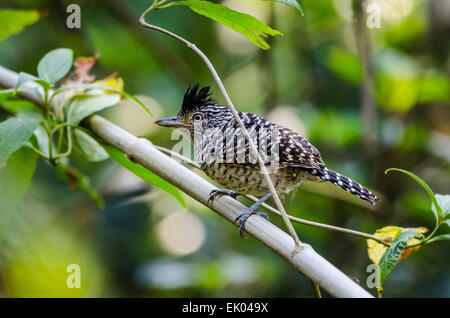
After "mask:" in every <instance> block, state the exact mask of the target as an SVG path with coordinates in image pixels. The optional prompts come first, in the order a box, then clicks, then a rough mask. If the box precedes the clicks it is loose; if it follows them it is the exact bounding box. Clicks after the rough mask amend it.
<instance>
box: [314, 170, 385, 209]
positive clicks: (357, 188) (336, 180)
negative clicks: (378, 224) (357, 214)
mask: <svg viewBox="0 0 450 318" xmlns="http://www.w3.org/2000/svg"><path fill="white" fill-rule="evenodd" d="M310 173H311V174H313V175H315V176H317V177H319V178H320V179H322V180H324V181H328V182H331V183H332V184H334V185H336V186H338V187H340V188H342V189H344V190H345V191H347V192H350V193H351V194H353V195H356V196H357V197H359V198H360V199H362V200H366V201H369V202H370V203H372V204H373V205H375V201H377V200H378V198H377V196H376V195H375V194H373V193H372V192H371V191H370V190H369V189H367V188H366V187H364V186H362V185H360V184H359V183H358V182H356V181H354V180H352V179H350V178H347V177H346V176H343V175H341V174H339V173H338V172H336V171H333V170H329V169H327V168H323V169H320V170H319V169H313V170H311V171H310Z"/></svg>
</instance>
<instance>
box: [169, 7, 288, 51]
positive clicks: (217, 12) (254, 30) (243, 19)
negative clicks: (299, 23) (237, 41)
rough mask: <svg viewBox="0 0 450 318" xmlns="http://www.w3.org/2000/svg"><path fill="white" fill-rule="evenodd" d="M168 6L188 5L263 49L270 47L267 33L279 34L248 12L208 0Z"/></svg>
mask: <svg viewBox="0 0 450 318" xmlns="http://www.w3.org/2000/svg"><path fill="white" fill-rule="evenodd" d="M169 6H188V7H189V8H190V9H191V10H192V11H194V12H196V13H198V14H201V15H203V16H205V17H207V18H210V19H212V20H214V21H216V22H219V23H221V24H223V25H226V26H227V27H229V28H231V29H233V30H235V31H236V32H239V33H241V34H242V35H244V36H245V37H247V39H249V40H250V41H251V42H253V43H254V44H256V45H257V46H259V47H260V48H262V49H263V50H268V49H269V48H270V46H269V44H267V43H266V41H264V39H263V37H266V36H268V35H272V36H276V35H281V33H280V32H278V31H277V30H274V29H272V28H270V27H269V26H268V25H267V24H265V23H264V22H263V21H260V20H258V19H256V18H255V17H253V16H251V15H249V14H246V13H241V12H237V11H234V10H232V9H230V8H228V7H225V6H223V5H220V4H215V3H212V2H209V1H201V0H187V1H179V2H172V3H170V4H168V5H167V6H166V7H169Z"/></svg>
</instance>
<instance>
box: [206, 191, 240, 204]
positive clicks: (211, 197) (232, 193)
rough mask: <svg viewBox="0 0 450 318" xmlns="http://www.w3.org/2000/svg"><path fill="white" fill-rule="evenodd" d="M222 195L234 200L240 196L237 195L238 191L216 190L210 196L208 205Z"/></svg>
mask: <svg viewBox="0 0 450 318" xmlns="http://www.w3.org/2000/svg"><path fill="white" fill-rule="evenodd" d="M222 195H227V196H230V197H232V198H233V199H236V198H237V196H238V195H239V193H237V192H236V191H233V190H226V189H215V190H212V191H211V193H210V194H209V199H208V201H207V203H210V202H212V201H213V200H214V199H215V198H216V197H220V196H222Z"/></svg>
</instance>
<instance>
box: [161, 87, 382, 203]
mask: <svg viewBox="0 0 450 318" xmlns="http://www.w3.org/2000/svg"><path fill="white" fill-rule="evenodd" d="M239 116H240V118H241V120H242V122H243V123H244V125H245V127H246V129H247V130H248V132H249V133H250V135H251V136H252V138H253V137H255V139H254V142H255V144H256V145H257V147H258V150H259V152H260V155H261V157H262V159H263V161H264V163H265V164H266V166H267V167H268V169H269V171H270V172H271V174H270V177H271V180H272V182H273V184H274V186H275V188H276V189H277V192H279V193H287V192H289V191H291V190H292V189H293V188H295V187H296V186H298V185H299V184H301V183H302V182H307V181H312V182H322V181H327V182H331V183H332V184H334V185H336V186H338V187H340V188H342V189H344V190H346V191H348V192H350V193H351V194H353V195H355V196H357V197H359V198H360V199H362V200H366V201H368V202H370V203H372V204H375V201H376V200H377V197H376V196H375V194H373V193H372V192H371V191H370V190H368V189H367V188H365V187H364V186H362V185H360V184H359V183H357V182H356V181H353V180H351V179H350V178H348V177H346V176H343V175H341V174H339V173H337V172H335V171H332V170H329V169H327V168H326V167H325V164H324V162H323V160H322V158H321V155H320V152H319V150H318V149H317V148H316V147H314V146H313V145H312V144H311V143H310V142H309V141H308V140H307V139H306V138H304V137H302V136H300V135H299V134H298V133H296V132H294V131H293V130H291V129H289V128H286V127H283V126H280V125H277V124H275V123H272V122H270V121H268V120H267V119H265V118H263V117H261V116H258V115H256V114H251V113H243V112H239ZM157 123H158V124H160V125H162V126H170V127H178V128H182V129H185V130H186V132H187V133H188V134H189V135H190V136H191V138H192V139H193V140H197V142H196V143H194V145H195V149H196V151H197V152H199V153H202V154H203V155H205V154H206V155H207V156H204V157H205V158H206V157H207V158H209V159H211V158H212V159H213V160H209V161H208V160H205V161H201V167H202V169H203V170H204V171H205V173H206V174H207V175H208V176H210V177H211V178H213V179H215V180H216V181H217V182H219V183H220V184H221V185H222V186H224V187H225V188H227V189H231V190H234V191H236V192H238V193H241V194H252V195H256V196H261V195H263V194H265V193H267V192H268V191H269V187H268V186H267V184H266V181H265V178H264V176H263V175H262V174H261V171H260V168H259V165H258V163H257V161H256V158H254V156H253V154H252V152H251V151H250V149H249V144H248V141H247V140H246V139H245V138H244V136H243V135H242V131H241V129H240V127H239V125H238V123H237V122H236V120H235V119H234V117H233V114H232V113H231V111H230V110H229V109H228V108H227V107H225V106H221V105H218V104H217V103H216V102H215V100H213V99H211V98H210V97H209V87H204V88H202V89H201V90H200V91H199V86H198V84H197V85H195V86H194V87H192V88H189V89H188V90H187V91H186V94H185V95H184V98H183V104H182V107H181V111H180V112H179V113H178V115H177V116H175V117H171V118H165V119H162V120H160V121H158V122H157ZM198 136H200V137H198Z"/></svg>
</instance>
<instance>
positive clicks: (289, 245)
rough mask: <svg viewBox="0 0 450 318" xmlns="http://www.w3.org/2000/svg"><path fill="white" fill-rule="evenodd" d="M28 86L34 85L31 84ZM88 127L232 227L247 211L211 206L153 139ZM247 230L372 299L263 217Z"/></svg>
mask: <svg viewBox="0 0 450 318" xmlns="http://www.w3.org/2000/svg"><path fill="white" fill-rule="evenodd" d="M17 78H18V75H17V73H15V72H13V71H10V70H8V69H6V68H4V67H2V66H0V86H3V87H5V88H13V87H15V86H16V83H17ZM24 85H31V83H26V84H24ZM23 96H24V97H25V98H28V99H30V100H32V101H33V102H35V103H36V104H38V105H40V104H41V101H40V100H39V99H38V98H36V97H35V96H33V95H30V94H26V93H25V94H23ZM87 127H88V128H89V129H90V130H91V131H92V132H93V133H94V134H95V135H97V136H98V137H99V138H100V139H101V140H103V141H104V142H105V143H108V144H111V145H112V146H114V147H116V148H118V149H120V150H121V151H123V152H124V153H126V154H128V156H130V157H132V158H133V159H134V160H135V161H136V162H138V163H139V164H141V165H142V166H144V167H146V168H147V169H149V170H151V171H152V172H154V173H155V174H157V175H159V176H160V177H162V178H163V179H165V180H167V181H168V182H170V183H172V184H173V185H175V186H176V187H177V188H179V189H180V190H181V191H183V192H185V193H186V194H187V195H189V196H191V197H192V198H194V199H195V200H197V201H198V202H200V203H202V204H203V205H205V206H208V207H209V208H211V209H212V210H214V211H215V212H217V213H218V214H219V215H221V216H222V217H224V218H226V219H227V220H228V221H230V222H231V223H232V224H235V222H234V219H235V218H236V216H237V215H239V214H241V213H242V212H243V211H244V210H246V209H247V208H246V207H245V206H244V205H242V204H241V203H240V202H239V201H236V200H234V199H233V198H230V197H227V196H222V197H218V198H216V200H214V204H212V205H210V204H208V203H207V201H208V198H209V194H210V192H211V191H212V190H214V189H215V187H214V186H213V185H212V184H211V183H209V182H208V181H206V180H205V179H203V178H201V177H200V176H198V175H197V174H195V173H194V172H192V171H191V170H189V169H188V168H186V167H184V166H183V165H181V164H179V163H178V162H176V161H175V160H173V159H171V158H170V157H169V156H167V155H165V154H163V153H161V152H160V151H159V150H158V149H156V147H155V146H153V144H152V143H151V142H150V141H149V140H147V139H142V138H137V137H136V136H133V135H132V134H130V133H129V132H127V131H125V130H123V129H122V128H120V127H118V126H116V125H114V124H113V123H111V122H109V121H108V120H106V119H104V118H103V117H101V116H98V115H95V116H92V117H90V118H89V119H88V120H87ZM235 225H236V224H235ZM245 228H246V232H247V233H248V234H249V235H251V236H253V237H254V238H256V239H257V240H259V241H260V242H262V243H263V244H264V245H266V246H267V247H269V248H270V249H271V250H273V251H274V252H275V253H277V254H278V255H280V256H281V257H283V258H284V259H286V260H287V261H288V262H290V263H291V264H292V265H293V266H294V268H295V269H296V270H297V271H299V272H300V273H303V274H304V275H305V276H307V277H308V278H309V279H310V280H312V281H314V282H315V283H317V284H319V285H320V286H321V287H322V288H323V289H324V290H326V291H327V292H328V293H329V294H331V295H333V296H335V297H372V295H371V294H369V293H368V292H367V291H366V290H364V289H363V288H362V287H361V286H359V285H358V284H356V283H355V282H354V281H353V280H352V279H350V278H349V277H347V276H346V275H345V274H344V273H342V272H341V271H340V270H339V269H337V268H336V267H335V266H333V265H332V264H331V263H329V262H328V261H327V260H326V259H324V258H323V257H322V256H320V255H319V254H317V253H316V252H315V251H314V249H313V248H312V247H311V246H310V245H309V244H301V245H296V244H295V242H294V241H293V240H292V237H291V236H289V235H288V234H286V233H285V232H283V231H282V230H280V229H279V228H278V227H276V226H275V225H273V224H272V223H270V222H269V221H267V220H265V219H264V218H262V217H260V216H259V215H252V216H250V217H249V218H248V220H247V221H246V226H245Z"/></svg>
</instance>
